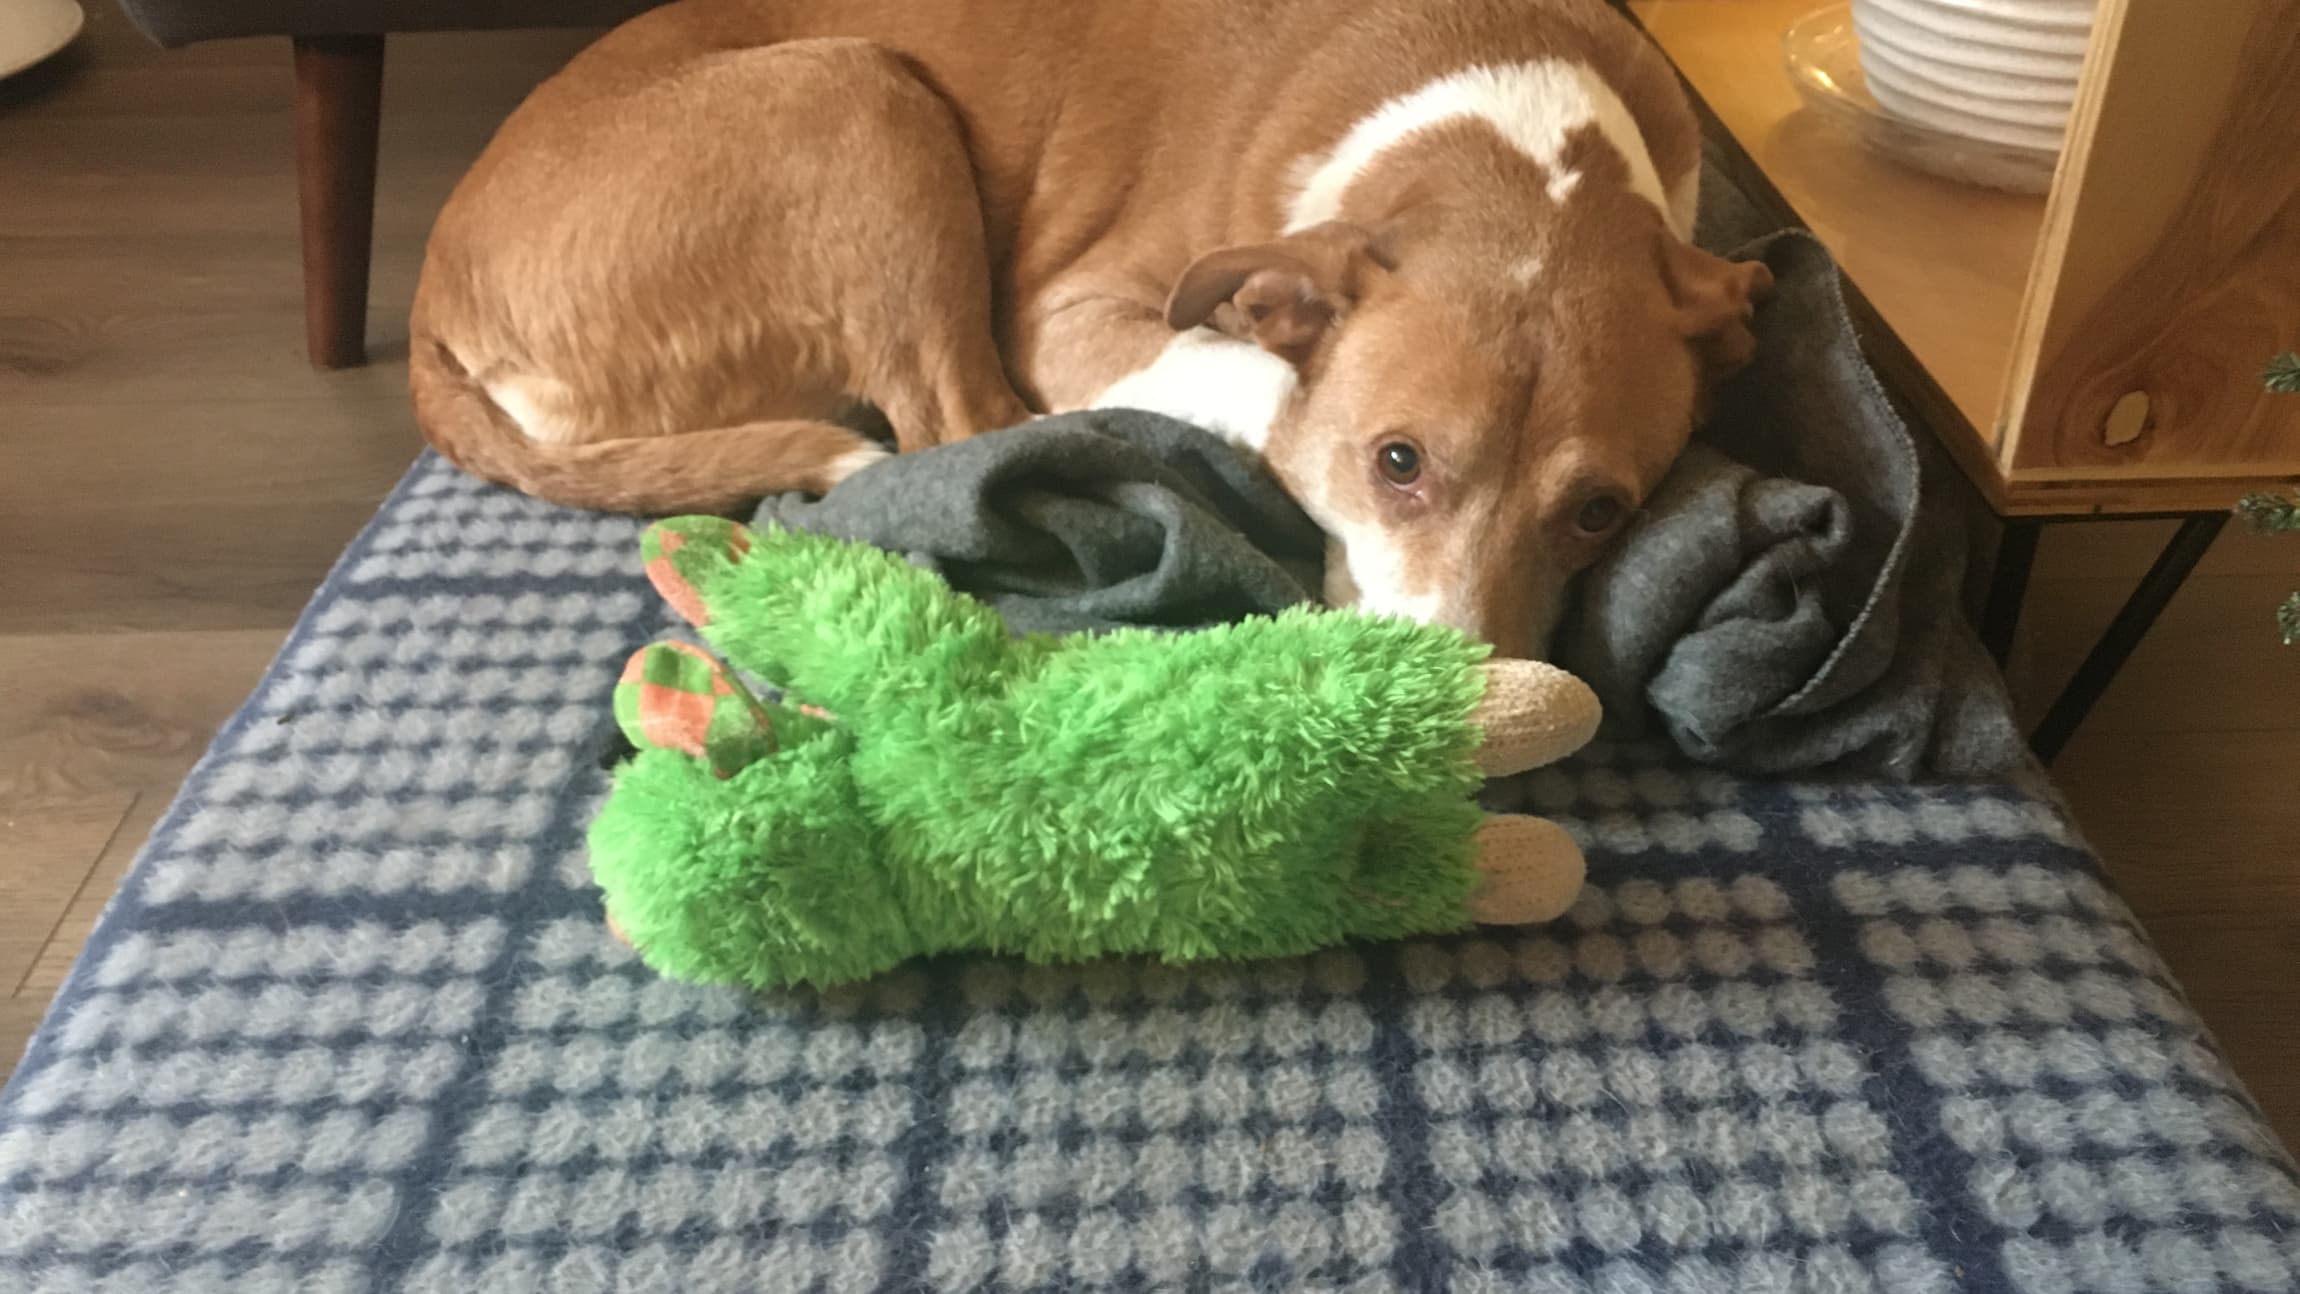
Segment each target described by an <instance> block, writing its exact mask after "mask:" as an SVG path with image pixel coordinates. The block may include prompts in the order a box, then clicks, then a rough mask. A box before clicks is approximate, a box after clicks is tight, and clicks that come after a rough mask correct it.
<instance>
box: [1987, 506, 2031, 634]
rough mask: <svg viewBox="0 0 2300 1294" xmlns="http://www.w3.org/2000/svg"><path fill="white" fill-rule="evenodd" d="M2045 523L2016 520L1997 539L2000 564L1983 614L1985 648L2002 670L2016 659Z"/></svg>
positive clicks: (1992, 574)
mask: <svg viewBox="0 0 2300 1294" xmlns="http://www.w3.org/2000/svg"><path fill="white" fill-rule="evenodd" d="M2043 533H2044V523H2043V522H2041V521H2034V520H2031V519H2029V518H2026V517H2015V518H2012V519H2011V520H2008V521H2006V522H2005V523H2004V530H2003V531H2002V532H2001V533H2000V534H1999V535H1998V536H1997V556H1996V562H1995V564H1994V566H1993V567H1992V569H1991V570H1990V572H1989V593H1988V603H1987V605H1986V606H1984V607H1983V608H1982V610H1981V626H1980V628H1981V645H1982V646H1983V647H1986V648H1988V650H1989V655H1990V656H1991V657H1993V658H1995V660H1996V663H1997V665H1998V666H1999V667H2000V668H2001V667H2002V666H2003V665H2004V663H2005V661H2006V660H2007V659H2009V658H2010V657H2011V656H2012V645H2013V631H2014V630H2016V629H2019V628H2020V609H2021V604H2022V603H2023V602H2024V601H2026V600H2027V598H2028V576H2029V572H2030V571H2031V570H2032V569H2034V568H2035V566H2036V541H2037V537H2038V536H2039V535H2041V534H2043Z"/></svg>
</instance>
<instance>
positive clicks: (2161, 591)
mask: <svg viewBox="0 0 2300 1294" xmlns="http://www.w3.org/2000/svg"><path fill="white" fill-rule="evenodd" d="M2227 524H2228V514H2227V513H2225V512H2204V513H2198V514H2197V515H2195V516H2192V517H2190V518H2188V519H2187V520H2185V521H2183V522H2181V523H2180V529H2179V530H2178V531H2177V532H2175V533H2174V534H2173V536H2172V540H2171V542H2170V543H2167V544H2166V545H2165V546H2164V551H2163V552H2161V553H2159V554H2157V557H2156V563H2155V565H2153V566H2150V567H2149V568H2148V574H2146V575H2144V576H2142V577H2141V579H2140V584H2139V586H2138V587H2137V588H2135V589H2133V591H2132V596H2131V597H2129V598H2126V599H2125V601H2124V606H2123V607H2122V608H2121V609H2119V610H2118V611H2117V613H2116V618H2115V619H2114V620H2111V621H2109V622H2108V628H2107V629H2105V630H2103V631H2102V633H2101V635H2100V641H2099V642H2096V643H2094V644H2093V645H2092V650H2091V651H2090V652H2089V653H2087V654H2086V655H2085V658H2084V663H2083V664H2081V665H2079V666H2077V667H2076V673H2074V674H2072V675H2070V676H2069V680H2068V685H2067V686H2066V687H2063V688H2062V689H2061V690H2060V695H2059V696H2058V697H2055V698H2054V699H2053V703H2052V708H2051V709H2049V710H2047V711H2045V716H2044V720H2043V722H2041V723H2039V724H2037V726H2036V731H2035V732H2034V733H2032V734H2031V735H2030V736H2029V742H2028V744H2029V749H2030V750H2033V751H2035V752H2036V757H2037V758H2038V759H2040V760H2043V761H2044V762H2045V763H2047V764H2049V763H2051V762H2052V761H2053V760H2054V759H2056V758H2058V757H2059V755H2060V752H2061V749H2062V748H2063V747H2065V746H2067V745H2068V739H2069V738H2070V737H2072V736H2075V735H2076V729H2077V725H2078V724H2081V723H2083V722H2084V717H2085V715H2087V714H2089V713H2091V711H2092V706H2093V702H2095V701H2098V700H2099V699H2100V694H2101V693H2103V692H2105V691H2107V690H2108V684H2109V680H2111V679H2113V678H2115V677H2116V672H2117V670H2118V669H2120V668H2122V667H2123V665H2124V661H2125V658H2126V657H2128V656H2130V655H2132V649H2133V648H2135V647H2137V646H2139V645H2140V640H2141V637H2142V636H2143V635H2145V634H2146V633H2147V632H2148V627H2149V626H2150V625H2153V624H2155V623H2156V617H2157V616H2158V615H2159V614H2161V613H2162V612H2163V610H2164V607H2165V604H2166V603H2168V602H2170V601H2172V595H2173V594H2175V593H2178V592H2179V591H2180V586H2181V584H2182V583H2183V582H2185V581H2186V580H2187V579H2188V575H2189V572H2191V571H2193V570H2195V569H2196V564H2197V563H2198V562H2200V561H2202V560H2204V553H2205V550H2206V549H2209V548H2210V547H2212V541H2213V540H2215V539H2217V538H2219V537H2220V530H2221V527H2223V526H2225V525H2227ZM1990 602H1991V604H1992V606H1993V604H1994V602H1995V598H1994V596H1993V594H1992V596H1991V598H1990Z"/></svg>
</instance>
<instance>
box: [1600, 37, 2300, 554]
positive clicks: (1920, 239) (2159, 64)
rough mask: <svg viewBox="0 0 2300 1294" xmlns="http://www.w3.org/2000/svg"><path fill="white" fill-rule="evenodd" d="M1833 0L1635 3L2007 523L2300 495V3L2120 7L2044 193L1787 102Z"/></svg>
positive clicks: (2099, 40) (2099, 44)
mask: <svg viewBox="0 0 2300 1294" xmlns="http://www.w3.org/2000/svg"><path fill="white" fill-rule="evenodd" d="M1818 4H1819V0H1632V3H1631V4H1630V6H1629V7H1630V9H1631V11H1632V12H1633V13H1634V14H1635V15H1636V16H1637V17H1638V19H1639V20H1640V21H1641V22H1643V23H1644V24H1645V26H1646V29H1647V30H1648V31H1649V32H1650V33H1651V34H1652V35H1653V37H1654V39H1655V40H1656V41H1657V42H1658V43H1659V44H1660V46H1661V47H1662V49H1663V50H1665V51H1666V52H1667V53H1668V54H1669V56H1670V58H1671V59H1672V60H1673V61H1674V62H1675V63H1676V64H1677V67H1678V69H1679V70H1680V71H1681V72H1682V73H1683V74H1684V76H1685V78H1686V80H1687V82H1688V84H1689V85H1691V86H1692V88H1693V89H1694V91H1695V92H1696V94H1697V95H1698V96H1699V97H1700V98H1701V99H1702V100H1703V101H1704V103H1705V105H1706V107H1707V109H1708V111H1709V112H1710V113H1711V114H1713V116H1714V118H1715V121H1716V124H1717V125H1718V126H1721V127H1722V128H1723V130H1724V131H1725V132H1726V133H1727V134H1728V135H1729V136H1730V138H1731V140H1732V141H1733V143H1735V144H1736V145H1737V146H1738V148H1739V150H1740V153H1741V154H1742V157H1743V160H1744V161H1745V162H1746V163H1747V164H1748V165H1749V166H1750V168H1751V170H1750V173H1748V174H1745V175H1743V176H1741V177H1739V178H1741V179H1743V180H1744V182H1745V183H1748V184H1750V185H1752V187H1756V188H1759V189H1761V190H1765V191H1767V192H1769V193H1770V194H1772V195H1775V196H1777V197H1778V198H1779V199H1780V200H1781V201H1782V202H1784V203H1785V205H1786V207H1787V208H1788V209H1789V210H1790V211H1793V213H1794V215H1795V216H1796V217H1797V218H1798V219H1799V220H1800V221H1801V222H1802V223H1804V224H1805V225H1807V226H1808V227H1810V228H1811V229H1812V230H1813V231H1814V232H1815V233H1816V234H1817V235H1819V237H1820V238H1821V239H1822V241H1823V242H1825V243H1827V244H1828V245H1829V247H1830V248H1831V250H1832V251H1834V252H1835V253H1836V255H1837V257H1838V259H1839V261H1840V262H1841V263H1842V265H1843V266H1844V269H1845V273H1846V276H1847V278H1848V279H1849V280H1850V281H1851V282H1852V284H1853V286H1854V287H1855V289H1856V290H1857V294H1858V295H1859V297H1860V298H1861V299H1862V305H1863V308H1864V310H1865V311H1866V312H1867V313H1868V314H1869V315H1871V316H1872V318H1871V320H1870V322H1871V323H1872V324H1873V325H1874V326H1872V327H1871V328H1870V329H1869V331H1870V337H1869V341H1870V344H1871V350H1872V353H1873V356H1874V358H1875V359H1876V361H1877V363H1878V364H1879V366H1880V368H1882V369H1884V370H1885V375H1886V377H1887V379H1888V380H1889V381H1891V382H1892V383H1893V384H1894V385H1895V386H1896V387H1897V388H1898V389H1899V390H1900V391H1901V392H1903V393H1904V394H1906V395H1908V396H1909V397H1910V398H1911V399H1912V400H1913V401H1914V402H1916V403H1917V405H1918V406H1919V412H1920V414H1921V415H1922V416H1923V417H1924V420H1925V421H1927V422H1928V423H1930V424H1931V425H1932V427H1933V429H1934V430H1935V431H1936V433H1938V434H1939V435H1940V436H1941V437H1942V439H1943V440H1944V441H1945V442H1946V443H1947V444H1948V446H1949V448H1950V449H1951V450H1952V451H1953V452H1954V453H1955V455H1956V457H1957V459H1958V460H1959V462H1960V463H1962V464H1963V466H1964V467H1965V469H1966V471H1967V472H1968V474H1970V475H1971V476H1972V478H1973V480H1974V482H1975V484H1976V485H1978V486H1979V487H1980V489H1981V491H1982V493H1983V494H1984V495H1985V496H1986V497H1987V498H1988V499H1989V501H1990V503H1991V504H1992V505H1993V506H1994V507H1995V508H1996V509H1997V511H1998V512H1999V513H2000V514H2001V515H2004V516H2007V517H2019V516H2025V517H2073V516H2083V515H2104V514H2141V513H2169V512H2200V511H2209V510H2216V509H2225V508H2226V507H2227V506H2228V505H2229V504H2230V503H2232V502H2233V501H2234V500H2235V498H2236V497H2237V496H2238V495H2239V494H2241V493H2243V492H2245V491H2246V490H2251V489H2260V488H2265V487H2268V486H2272V485H2280V484H2286V483H2290V482H2293V481H2295V480H2300V399H2295V398H2293V397H2289V396H2273V395H2269V394H2267V393H2265V392H2263V391H2262V389H2261V387H2260V382H2259V373H2260V370H2261V368H2262V366H2263V365H2264V364H2266V362H2267V361H2268V360H2269V359H2270V358H2271V357H2272V356H2274V355H2275V354H2277V353H2278V352H2281V351H2284V350H2289V349H2293V348H2296V347H2300V70H2296V69H2300V0H2211V3H2209V4H2197V3H2194V0H2102V3H2101V9H2100V16H2099V20H2098V23H2097V26H2096V28H2095V30H2094V34H2093V38H2092V42H2091V46H2090V49H2089V53H2088V54H2087V56H2086V62H2085V71H2084V76H2083V81H2082V83H2081V85H2080V87H2079V91H2078V98H2077V107H2076V113H2075V117H2074V119H2073V121H2072V123H2071V126H2070V131H2069V143H2068V146H2067V149H2066V151H2065V153H2064V155H2063V157H2062V160H2061V164H2060V169H2059V172H2058V174H2057V176H2056V178H2055V180H2054V183H2053V188H2052V191H2051V193H2050V195H2049V196H2047V197H2044V198H2025V197H2018V196H2013V195H2008V194H2002V193H1996V192H1992V191H1989V190H1985V189H1978V188H1973V187H1968V186H1964V185H1959V184H1955V183H1952V182H1950V181H1946V180H1939V179H1935V178H1932V177H1930V176H1927V175H1924V174H1921V173H1919V172H1916V171H1912V170H1908V169H1905V168H1903V167H1901V166H1899V165H1898V164H1896V163H1894V162H1892V161H1890V160H1889V159H1886V158H1883V157H1880V156H1876V155H1874V154H1872V153H1870V152H1869V151H1867V150H1866V148H1865V147H1864V146H1863V145H1862V143H1861V142H1860V141H1859V140H1858V139H1856V138H1853V137H1852V136H1850V135H1848V134H1846V133H1843V132H1842V131H1841V130H1840V129H1839V128H1838V127H1837V126H1836V125H1835V124H1834V123H1831V122H1827V121H1823V120H1820V119H1818V118H1816V117H1815V116H1814V115H1813V114H1812V113H1811V112H1810V111H1809V110H1806V109H1805V108H1804V107H1803V104H1802V102H1801V100H1800V98H1799V96H1798V94H1797V92H1796V90H1795V89H1794V88H1793V87H1792V85H1791V83H1790V80H1789V77H1788V74H1787V71H1786V68H1785V64H1784V59H1783V54H1782V45H1781V39H1782V33H1783V32H1784V31H1785V30H1786V29H1787V28H1788V26H1789V25H1790V23H1791V22H1792V21H1794V20H1795V19H1796V18H1798V17H1799V16H1801V15H1803V14H1804V13H1807V12H1809V11H1811V10H1812V9H1814V8H1816V7H1817V5H1818Z"/></svg>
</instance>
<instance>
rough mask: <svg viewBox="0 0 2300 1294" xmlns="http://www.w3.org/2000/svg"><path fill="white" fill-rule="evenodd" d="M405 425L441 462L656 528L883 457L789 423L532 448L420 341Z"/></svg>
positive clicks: (459, 368)
mask: <svg viewBox="0 0 2300 1294" xmlns="http://www.w3.org/2000/svg"><path fill="white" fill-rule="evenodd" d="M407 376H408V388H409V392H410V394H412V395H413V396H414V400H415V420H416V423H417V425H419V426H420V427H422V429H423V435H424V438H425V439H426V440H428V441H430V442H431V445H432V448H434V449H436V450H438V451H439V452H440V454H441V455H442V456H444V457H445V458H446V459H447V460H448V461H449V462H451V463H454V464H455V465H456V466H457V467H460V468H462V469H463V470H464V471H467V472H469V473H471V474H472V475H474V476H479V477H484V478H485V479H487V480H490V481H494V482H497V483H498V484H502V485H508V486H510V487H512V488H513V489H516V490H519V491H521V492H523V493H527V494H532V495H534V496H535V497H536V498H539V499H544V500H547V501H549V502H552V503H560V504H565V505H567V506H568V507H573V508H591V509H595V510H598V511H601V512H636V513H643V514H648V515H655V516H662V515H669V514H673V513H684V512H728V511H731V510H733V509H736V508H739V507H742V506H744V505H746V504H748V503H750V502H751V501H753V500H756V499H758V498H759V497H761V496H762V495H767V494H774V493H778V492H780V491H784V490H809V491H813V492H815V493H821V492H823V491H826V490H828V489H830V487H832V486H833V485H836V484H838V483H839V482H840V481H841V480H843V479H845V478H846V477H847V476H848V475H850V474H852V473H853V472H855V471H857V470H859V469H860V468H862V467H865V466H867V465H869V464H870V463H873V462H875V461H877V460H878V459H881V458H884V457H886V451H885V450H883V449H881V448H880V447H879V446H878V445H877V444H876V443H875V442H873V441H872V440H870V439H869V438H868V437H865V436H863V435H860V434H858V433H856V432H853V431H850V430H848V429H847V428H845V427H841V426H839V425H838V424H836V423H830V422H816V421H811V420H804V419H789V420H780V421H771V422H747V423H742V424H740V425H737V426H732V427H713V428H709V429H707V430H698V431H690V432H682V433H680V434H678V435H671V436H639V437H630V438H625V439H619V440H603V441H593V442H591V443H588V444H578V445H557V444H550V443H547V442H542V441H537V440H535V439H533V438H531V437H529V436H528V435H527V433H526V432H525V431H524V430H522V429H521V428H520V426H519V424H518V423H517V422H515V421H513V419H512V418H511V416H510V415H509V414H507V413H505V412H504V411H503V410H502V409H501V408H500V407H499V406H497V405H496V403H495V401H493V400H491V399H489V398H488V395H487V392H486V391H485V390H483V389H482V388H481V387H480V385H479V383H478V382H476V381H474V380H472V377H471V375H470V373H469V372H468V371H466V370H465V369H464V367H463V365H462V364H461V363H459V362H458V361H457V360H456V358H455V355H454V353H453V352H451V351H450V350H448V349H447V347H446V346H445V345H444V344H442V343H441V342H439V341H438V340H437V339H435V338H431V337H428V336H425V335H424V334H423V333H422V332H421V331H420V330H419V331H417V332H416V334H415V336H414V337H413V338H412V339H411V340H410V342H409V347H408V357H407Z"/></svg>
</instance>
